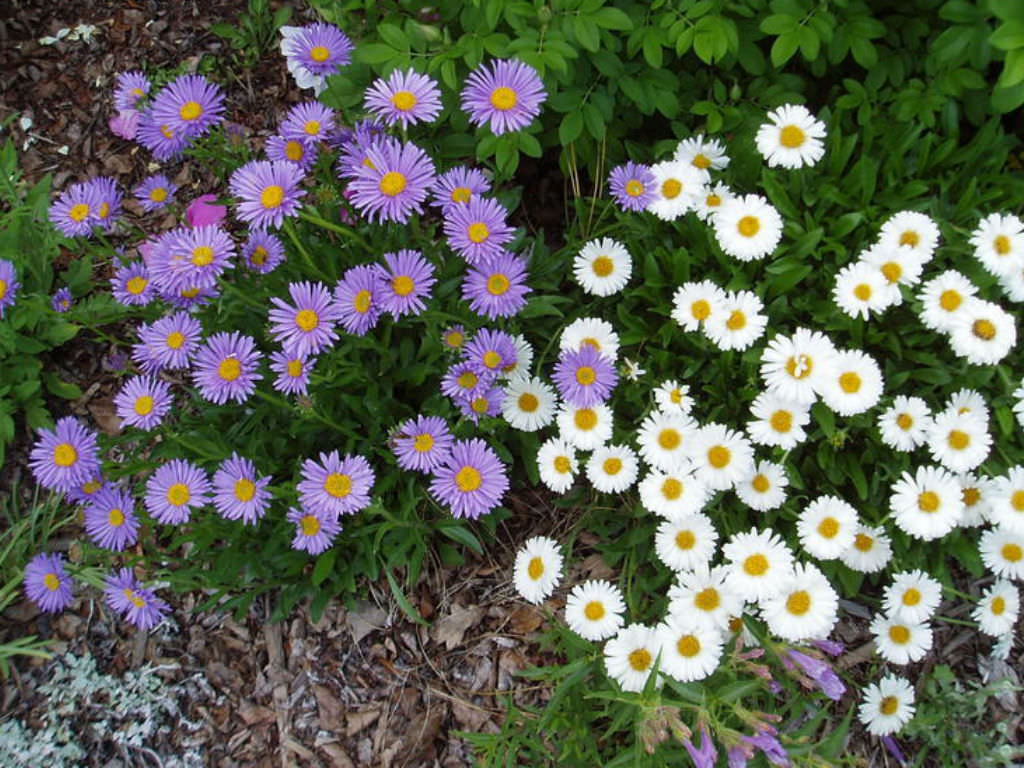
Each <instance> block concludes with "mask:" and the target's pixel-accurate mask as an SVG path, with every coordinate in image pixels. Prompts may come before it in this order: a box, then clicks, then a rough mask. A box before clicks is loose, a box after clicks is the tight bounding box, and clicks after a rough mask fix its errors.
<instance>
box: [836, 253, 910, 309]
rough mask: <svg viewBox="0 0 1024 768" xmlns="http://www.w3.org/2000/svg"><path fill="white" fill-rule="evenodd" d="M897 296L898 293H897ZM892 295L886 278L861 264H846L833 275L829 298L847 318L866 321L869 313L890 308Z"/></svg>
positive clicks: (857, 262)
mask: <svg viewBox="0 0 1024 768" xmlns="http://www.w3.org/2000/svg"><path fill="white" fill-rule="evenodd" d="M897 293H899V292H898V291H897ZM892 294H893V292H892V291H891V290H889V285H888V283H887V282H886V280H885V276H884V275H882V273H881V272H879V271H878V268H877V267H873V266H871V265H870V264H867V263H866V262H863V261H856V262H854V263H853V264H847V265H846V266H845V267H843V268H842V269H841V270H839V272H838V274H836V284H835V286H834V287H833V288H832V299H833V300H834V301H835V303H836V306H837V307H839V309H841V310H842V311H843V313H844V314H846V315H848V316H850V317H860V318H862V319H864V320H867V319H868V317H869V316H870V315H871V313H872V312H881V311H883V310H884V309H886V308H888V307H890V306H892V305H893V304H894V303H895V302H893V300H892Z"/></svg>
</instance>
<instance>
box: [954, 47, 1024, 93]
mask: <svg viewBox="0 0 1024 768" xmlns="http://www.w3.org/2000/svg"><path fill="white" fill-rule="evenodd" d="M967 71H969V72H972V73H973V74H976V75H978V77H981V75H979V74H978V73H977V72H974V70H967ZM1022 80H1024V48H1018V49H1015V50H1012V51H1008V52H1007V54H1006V61H1004V62H1003V71H1002V74H1000V75H999V82H998V83H996V84H997V85H998V86H1000V87H1001V88H1009V87H1010V86H1013V85H1016V84H1017V83H1019V82H1021V81H1022ZM965 87H967V86H965Z"/></svg>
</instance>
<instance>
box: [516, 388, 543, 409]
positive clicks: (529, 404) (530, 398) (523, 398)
mask: <svg viewBox="0 0 1024 768" xmlns="http://www.w3.org/2000/svg"><path fill="white" fill-rule="evenodd" d="M539 407H540V400H538V399H537V396H536V395H535V394H533V393H532V392H523V394H521V395H520V396H519V410H520V411H523V412H524V413H533V412H534V411H536V410H537V409H538V408H539Z"/></svg>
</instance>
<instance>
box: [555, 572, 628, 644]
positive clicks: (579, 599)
mask: <svg viewBox="0 0 1024 768" xmlns="http://www.w3.org/2000/svg"><path fill="white" fill-rule="evenodd" d="M625 612H626V603H625V601H624V600H623V599H622V593H621V592H620V591H619V588H618V587H616V586H615V585H614V584H609V583H608V582H607V581H585V582H583V583H582V584H577V585H576V586H575V587H573V588H572V591H571V592H569V596H568V597H566V599H565V623H566V624H567V625H568V626H569V629H571V630H572V631H573V632H575V633H576V634H577V635H579V636H580V637H582V638H583V639H584V640H592V641H594V642H597V641H600V640H607V639H608V638H609V637H612V636H613V635H615V633H616V632H618V631H619V629H621V628H622V623H623V619H622V615H623V614H624V613H625Z"/></svg>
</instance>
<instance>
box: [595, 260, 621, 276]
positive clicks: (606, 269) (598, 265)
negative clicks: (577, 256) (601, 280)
mask: <svg viewBox="0 0 1024 768" xmlns="http://www.w3.org/2000/svg"><path fill="white" fill-rule="evenodd" d="M590 268H591V269H592V270H594V274H595V275H597V276H598V277H608V275H610V274H611V273H612V272H614V271H615V262H614V261H612V260H611V259H610V258H609V257H607V256H598V257H597V258H596V259H594V261H593V262H592V263H591V265H590Z"/></svg>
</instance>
